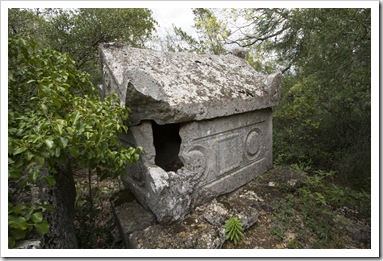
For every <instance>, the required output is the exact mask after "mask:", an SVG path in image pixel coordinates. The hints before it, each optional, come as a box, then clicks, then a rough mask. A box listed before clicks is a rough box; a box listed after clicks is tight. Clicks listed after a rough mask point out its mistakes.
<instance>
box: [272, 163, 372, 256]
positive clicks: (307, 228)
mask: <svg viewBox="0 0 383 261" xmlns="http://www.w3.org/2000/svg"><path fill="white" fill-rule="evenodd" d="M335 176H336V173H335V172H334V171H323V170H321V171H315V172H314V173H313V174H312V175H308V176H307V178H305V179H304V180H303V183H302V185H301V186H300V187H299V188H298V189H297V190H296V191H295V192H294V193H293V194H288V195H287V196H286V197H284V198H283V199H282V200H278V201H275V202H274V203H273V209H275V211H274V213H273V217H272V219H273V226H272V228H271V232H272V234H273V235H275V236H277V237H278V238H279V239H280V240H283V239H284V237H285V233H286V232H287V231H288V230H290V231H291V230H294V231H295V232H296V233H297V237H298V239H299V240H298V241H299V242H305V241H308V240H309V239H315V240H316V243H315V245H316V246H317V247H318V248H328V247H329V245H328V244H330V243H331V242H333V241H334V240H336V238H337V237H338V236H339V234H340V233H341V231H339V229H337V230H334V228H335V227H339V224H338V223H339V222H340V223H341V222H345V221H342V219H341V218H340V217H339V216H337V215H336V214H335V213H336V212H335V211H334V210H336V209H342V208H347V209H351V210H352V211H354V213H355V214H356V215H357V216H359V217H368V216H370V210H371V209H370V201H371V198H370V194H369V193H367V192H360V191H356V190H352V189H350V188H348V187H344V186H337V185H335V184H333V183H334V180H333V178H334V177H335ZM330 184H331V185H330ZM336 224H338V225H336ZM340 225H342V224H340ZM342 233H343V232H342ZM302 247H304V246H303V245H300V244H299V243H298V242H293V243H292V245H290V246H289V248H302Z"/></svg>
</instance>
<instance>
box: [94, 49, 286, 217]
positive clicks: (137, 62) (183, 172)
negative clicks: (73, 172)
mask: <svg viewBox="0 0 383 261" xmlns="http://www.w3.org/2000/svg"><path fill="white" fill-rule="evenodd" d="M100 54H101V60H102V66H103V74H104V75H103V86H102V95H106V94H108V93H117V94H118V95H119V98H120V100H121V104H122V105H125V106H127V107H129V108H130V109H131V114H130V116H129V123H128V126H129V132H128V133H127V134H125V135H122V136H121V140H122V142H124V143H125V144H127V145H128V146H141V147H142V148H143V149H144V151H145V152H144V154H142V156H141V158H140V161H139V162H138V163H136V164H134V165H131V166H127V167H126V176H125V177H122V180H123V182H124V185H125V186H126V187H127V188H128V189H129V190H130V191H131V192H132V193H133V194H134V195H135V196H136V198H137V200H138V201H139V202H140V203H141V204H142V205H143V206H144V207H146V208H147V209H150V210H151V211H152V212H153V213H154V214H155V216H156V217H157V220H158V221H159V222H161V223H169V222H173V221H176V220H178V219H181V218H183V217H184V216H185V215H186V214H187V213H188V211H189V210H190V209H191V208H192V207H194V206H197V205H199V204H202V203H205V202H207V201H209V200H211V199H213V198H214V197H217V196H219V195H222V194H225V193H228V192H231V191H233V190H234V189H236V188H238V187H240V186H243V185H244V184H246V183H247V182H249V181H250V180H252V179H253V178H255V177H256V176H257V175H259V174H262V173H264V172H265V171H267V170H268V169H270V168H271V167H272V109H271V107H273V106H275V105H277V104H278V100H279V87H280V81H281V74H280V73H275V74H272V75H269V76H263V75H261V74H259V73H257V72H256V71H254V69H253V68H252V67H251V66H250V65H249V64H248V63H247V62H246V61H245V60H243V59H240V58H238V57H236V56H233V55H196V54H192V53H172V52H157V51H152V50H145V49H137V48H132V47H129V46H127V45H123V44H119V43H111V44H104V45H102V46H100Z"/></svg>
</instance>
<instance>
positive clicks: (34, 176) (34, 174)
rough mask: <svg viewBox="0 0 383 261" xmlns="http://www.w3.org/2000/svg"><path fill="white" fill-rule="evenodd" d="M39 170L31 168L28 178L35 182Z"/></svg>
mask: <svg viewBox="0 0 383 261" xmlns="http://www.w3.org/2000/svg"><path fill="white" fill-rule="evenodd" d="M39 174H40V173H39V171H38V170H33V171H31V172H30V173H29V180H30V181H32V182H36V180H37V178H38V176H39Z"/></svg>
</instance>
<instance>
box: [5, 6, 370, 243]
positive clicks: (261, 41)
mask: <svg viewBox="0 0 383 261" xmlns="http://www.w3.org/2000/svg"><path fill="white" fill-rule="evenodd" d="M193 13H194V16H195V18H194V22H195V23H194V27H195V29H196V31H197V35H198V37H193V36H191V35H188V34H187V33H186V32H185V31H183V30H182V29H181V28H179V27H177V26H176V25H174V26H173V30H172V31H171V32H168V34H167V35H157V34H156V28H157V26H159V25H158V24H157V22H156V21H155V20H154V19H153V17H152V12H151V11H150V10H149V9H92V8H87V9H9V10H8V23H9V24H8V37H9V56H8V59H9V64H8V65H9V76H10V77H9V79H10V80H9V86H8V90H9V99H8V111H9V122H8V127H9V132H8V135H9V138H10V143H9V153H8V155H9V173H10V174H9V180H10V182H11V183H15V184H18V185H17V186H19V187H23V188H24V187H25V186H29V185H28V184H30V183H38V182H40V181H39V178H40V177H44V178H43V179H44V181H45V183H47V185H49V186H53V187H54V186H55V185H56V181H57V180H60V178H59V177H60V173H61V175H63V176H65V175H68V173H70V172H71V171H72V170H69V171H68V165H67V163H68V162H70V163H71V164H72V167H71V168H73V166H84V167H88V168H89V170H90V171H91V170H92V169H97V175H99V177H100V178H105V177H116V176H118V173H119V172H118V171H117V170H121V169H122V166H124V164H126V163H133V162H134V161H135V160H137V159H138V155H139V151H135V150H133V149H131V150H128V151H127V150H124V148H121V147H119V145H117V141H116V140H115V138H113V137H117V134H118V132H120V131H123V130H124V129H125V128H124V127H123V121H124V120H125V118H126V116H127V115H128V111H126V110H120V109H118V106H116V104H115V102H114V100H113V97H111V98H110V99H107V100H105V101H101V100H100V99H99V98H98V96H97V94H98V87H97V86H98V85H100V84H101V82H102V73H101V66H100V62H99V56H98V50H97V48H98V45H99V44H100V43H103V42H116V41H118V42H126V43H128V44H130V45H131V46H133V47H139V48H155V49H157V50H161V51H176V52H180V51H187V52H194V53H199V54H204V53H208V54H228V53H232V54H235V55H238V56H241V57H242V58H244V59H245V60H247V61H248V63H249V64H250V65H251V66H253V67H254V69H255V70H257V71H259V72H261V73H264V74H269V73H272V72H275V71H281V72H282V73H283V83H282V94H281V102H280V105H279V106H277V107H276V108H274V116H273V117H274V126H273V144H274V148H273V154H274V164H275V165H290V166H294V167H296V168H299V169H302V170H304V171H306V172H308V173H310V174H311V175H313V176H315V175H318V173H319V174H320V175H321V179H320V180H321V182H323V184H327V187H326V186H323V187H322V188H321V189H322V190H323V191H321V196H323V195H326V191H327V190H330V189H335V190H336V191H338V192H339V191H348V192H349V190H350V189H351V190H352V191H355V192H352V193H343V194H342V193H339V195H338V196H339V198H341V197H343V199H342V200H347V199H349V198H351V197H353V195H354V200H355V199H357V200H363V201H365V202H367V203H366V204H369V203H368V202H369V200H370V197H369V195H370V187H371V182H370V177H371V11H370V9H347V8H346V9H320V8H318V9H264V8H259V9H224V10H223V9H201V8H199V9H193ZM36 68H37V69H36ZM39 68H40V69H39ZM21 69H22V70H21ZM62 86H64V87H65V88H64V89H60V87H62ZM79 99H80V100H79ZM31 101H33V102H31ZM86 104H87V105H86ZM22 105H25V106H22ZM77 111H80V112H81V114H77V113H76V112H77ZM100 115H104V118H100ZM78 119H86V120H83V121H81V120H80V121H79V120H78ZM106 119H108V120H106ZM47 120H49V122H48V123H46V125H44V124H45V123H44V122H46V121H47ZM104 121H105V124H104V125H102V126H98V127H96V126H97V124H99V123H100V122H104ZM36 122H40V123H41V124H40V125H39V126H40V127H41V128H40V129H39V130H36ZM108 122H109V123H110V125H106V124H107V123H108ZM44 126H46V129H44ZM74 144H81V146H80V145H79V146H75V145H74ZM95 147H97V149H94V148H95ZM106 152H107V153H106ZM117 155H123V156H117ZM84 159H86V160H84ZM108 162H113V164H109V165H108V164H107V163H108ZM36 164H37V165H38V166H39V167H36ZM42 169H48V170H49V172H50V173H51V175H48V177H46V175H45V176H44V175H42V174H41V173H42V171H41V170H42ZM111 169H112V171H110V170H111ZM108 170H109V171H108ZM114 170H115V171H114ZM26 173H27V174H26ZM323 173H325V174H323ZM45 183H44V184H45ZM39 184H41V183H39ZM15 186H16V185H15ZM342 188H347V190H346V189H342ZM327 192H328V191H327ZM358 193H359V194H358ZM328 194H331V193H328ZM331 195H334V194H331ZM361 195H362V196H361ZM10 198H11V199H12V197H10ZM16 203H17V202H10V205H11V206H12V207H11V208H10V209H11V211H10V214H9V215H11V216H12V217H13V218H14V219H12V218H11V220H13V223H12V222H11V225H10V226H11V227H12V228H13V229H14V230H13V231H14V232H13V233H14V234H13V235H11V236H10V238H12V240H14V241H17V240H19V239H22V238H24V237H26V235H27V234H28V233H29V232H28V233H27V231H32V230H33V229H35V230H37V232H41V233H42V234H45V233H47V229H48V226H47V225H45V222H44V219H43V213H45V211H49V210H47V209H49V207H48V206H45V207H42V206H35V205H34V206H33V207H32V206H31V205H28V206H25V207H21V208H20V207H19V208H17V204H16ZM26 210H28V211H27V212H28V213H29V216H28V215H27V214H26ZM364 211H365V214H366V215H369V214H370V209H369V208H364ZM47 224H48V223H47ZM20 231H22V232H20Z"/></svg>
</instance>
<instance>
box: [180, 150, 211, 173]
mask: <svg viewBox="0 0 383 261" xmlns="http://www.w3.org/2000/svg"><path fill="white" fill-rule="evenodd" d="M206 152H207V149H206V148H205V147H203V146H201V145H194V146H192V147H190V148H188V149H187V150H186V152H184V153H183V155H181V157H183V158H184V162H185V169H186V170H187V171H186V172H187V173H185V174H189V175H192V176H193V178H192V179H193V180H198V179H199V178H200V177H201V176H203V175H204V174H206V171H207V158H206V155H207V153H206Z"/></svg>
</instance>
